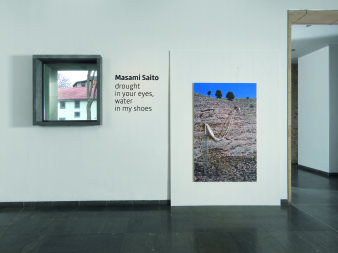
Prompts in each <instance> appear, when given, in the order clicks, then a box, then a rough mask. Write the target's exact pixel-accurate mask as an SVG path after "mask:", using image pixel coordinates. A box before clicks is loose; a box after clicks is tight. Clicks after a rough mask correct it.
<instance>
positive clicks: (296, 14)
mask: <svg viewBox="0 0 338 253" xmlns="http://www.w3.org/2000/svg"><path fill="white" fill-rule="evenodd" d="M293 25H302V26H305V27H311V26H317V25H321V26H322V25H330V26H332V25H338V11H309V10H293V11H288V203H289V204H291V202H292V166H293V165H292V163H295V162H297V163H298V157H297V156H298V154H297V153H298V151H297V148H298V131H297V128H298V123H297V122H295V116H297V114H298V112H297V110H296V109H297V106H298V101H297V99H296V97H297V94H296V93H297V89H296V87H295V86H294V83H295V82H298V81H297V79H298V67H297V64H295V62H294V64H293V59H292V54H297V53H299V51H302V50H303V48H302V49H301V50H298V52H297V53H296V51H297V49H295V48H293V43H292V27H293ZM336 43H338V42H336ZM307 45H308V44H307ZM308 46H309V45H308ZM315 47H318V45H317V46H316V45H313V49H314V48H315ZM316 49H319V48H316ZM295 50H296V51H295ZM306 53H309V52H305V53H304V52H302V54H306ZM296 75H297V76H296ZM327 113H328V112H327ZM295 123H296V124H295ZM295 151H296V152H295Z"/></svg>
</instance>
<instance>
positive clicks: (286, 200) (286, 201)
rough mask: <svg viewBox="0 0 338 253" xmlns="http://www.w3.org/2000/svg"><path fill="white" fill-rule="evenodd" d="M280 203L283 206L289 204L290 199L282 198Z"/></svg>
mask: <svg viewBox="0 0 338 253" xmlns="http://www.w3.org/2000/svg"><path fill="white" fill-rule="evenodd" d="M280 205H281V206H288V205H289V200H288V199H281V200H280Z"/></svg>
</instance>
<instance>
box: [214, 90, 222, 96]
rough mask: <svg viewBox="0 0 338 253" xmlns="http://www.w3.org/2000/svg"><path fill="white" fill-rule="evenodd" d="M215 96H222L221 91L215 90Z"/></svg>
mask: <svg viewBox="0 0 338 253" xmlns="http://www.w3.org/2000/svg"><path fill="white" fill-rule="evenodd" d="M215 96H216V97H217V98H221V97H222V91H220V90H216V93H215Z"/></svg>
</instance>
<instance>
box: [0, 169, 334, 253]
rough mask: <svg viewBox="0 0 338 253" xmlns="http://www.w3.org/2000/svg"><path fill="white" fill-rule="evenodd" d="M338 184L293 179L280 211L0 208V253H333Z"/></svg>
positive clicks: (305, 175)
mask: <svg viewBox="0 0 338 253" xmlns="http://www.w3.org/2000/svg"><path fill="white" fill-rule="evenodd" d="M337 189H338V182H337V179H329V178H325V177H322V176H318V175H314V174H311V173H307V172H304V171H300V170H299V171H298V170H297V173H294V175H293V194H294V205H292V206H285V207H271V206H267V207H264V206H262V207H255V206H251V207H249V206H245V207H244V206H241V207H216V206H214V207H169V206H116V207H88V208H78V207H70V208H65V207H63V208H61V207H59V208H56V207H54V208H52V207H48V208H47V207H45V208H43V207H40V208H39V207H30V208H9V207H7V208H5V207H2V208H0V252H1V253H7V252H8V253H16V252H20V253H23V252H36V253H38V252H39V253H40V252H41V253H50V252H55V253H60V252H79V253H80V252H81V253H86V252H90V253H94V252H95V253H96V252H121V253H124V252H135V253H138V252H140V253H141V252H175V253H178V252H184V253H189V252H205V253H206V252H208V253H209V252H210V253H217V252H222V253H223V252H260V253H263V252H269V253H275V252H288V253H289V252H297V253H302V252H306V253H311V252H332V253H333V252H334V253H336V252H338V233H337V229H338V194H337Z"/></svg>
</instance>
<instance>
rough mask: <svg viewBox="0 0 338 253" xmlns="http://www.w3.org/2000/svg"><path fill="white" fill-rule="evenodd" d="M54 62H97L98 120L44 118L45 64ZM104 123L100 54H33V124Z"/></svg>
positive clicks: (87, 124) (89, 124)
mask: <svg viewBox="0 0 338 253" xmlns="http://www.w3.org/2000/svg"><path fill="white" fill-rule="evenodd" d="M53 63H61V64H66V63H71V64H95V65H96V67H97V119H96V120H44V117H43V112H44V101H43V97H44V96H43V92H44V87H43V86H44V71H43V69H44V65H45V64H53ZM101 124H102V57H101V56H100V55H33V125H39V126H94V125H101Z"/></svg>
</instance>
